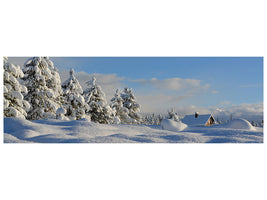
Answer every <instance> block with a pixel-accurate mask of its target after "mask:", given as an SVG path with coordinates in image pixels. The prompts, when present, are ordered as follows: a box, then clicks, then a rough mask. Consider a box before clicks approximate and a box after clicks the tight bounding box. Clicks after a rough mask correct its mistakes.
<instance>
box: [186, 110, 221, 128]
mask: <svg viewBox="0 0 267 200" xmlns="http://www.w3.org/2000/svg"><path fill="white" fill-rule="evenodd" d="M182 122H183V123H185V124H187V125H189V126H211V125H213V124H215V123H216V121H215V119H214V117H213V116H212V115H211V114H207V115H200V114H199V113H198V112H196V113H195V114H194V115H186V116H185V117H184V118H183V120H182Z"/></svg>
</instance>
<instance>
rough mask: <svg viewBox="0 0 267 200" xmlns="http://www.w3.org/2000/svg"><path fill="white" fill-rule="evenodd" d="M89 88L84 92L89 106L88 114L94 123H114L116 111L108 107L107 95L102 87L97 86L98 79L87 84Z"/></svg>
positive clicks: (93, 79)
mask: <svg viewBox="0 0 267 200" xmlns="http://www.w3.org/2000/svg"><path fill="white" fill-rule="evenodd" d="M86 84H87V85H88V88H87V89H86V90H85V91H84V92H83V96H84V99H85V102H86V103H87V105H88V106H89V109H88V110H86V114H88V115H90V116H91V120H92V121H93V122H97V123H101V124H111V123H114V115H115V113H114V111H113V110H112V109H111V108H110V106H109V105H107V101H106V98H105V93H104V92H103V91H102V89H101V87H100V86H99V85H97V84H96V78H95V77H93V78H92V80H91V81H88V82H86Z"/></svg>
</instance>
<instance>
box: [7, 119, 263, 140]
mask: <svg viewBox="0 0 267 200" xmlns="http://www.w3.org/2000/svg"><path fill="white" fill-rule="evenodd" d="M253 128H254V130H251V129H233V128H229V127H226V126H225V125H224V126H223V125H215V126H211V127H187V128H185V129H184V130H183V131H180V132H178V131H168V130H162V129H161V127H160V126H149V125H115V124H111V125H108V124H97V123H94V122H89V121H87V120H85V119H82V120H74V121H60V120H35V121H28V120H25V119H18V118H4V142H5V143H23V142H41V143H137V142H138V143H139V142H142V143H262V142H263V128H255V127H253Z"/></svg>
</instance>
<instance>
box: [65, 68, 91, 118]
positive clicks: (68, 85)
mask: <svg viewBox="0 0 267 200" xmlns="http://www.w3.org/2000/svg"><path fill="white" fill-rule="evenodd" d="M62 88H63V97H64V101H65V103H64V105H63V107H64V108H65V110H66V111H67V112H66V116H67V117H68V118H69V119H71V120H78V119H82V118H87V119H89V120H90V116H88V115H86V114H85V111H86V110H88V109H89V107H88V105H87V104H86V103H85V101H84V97H83V96H82V92H83V89H82V87H81V85H80V83H79V81H78V80H77V79H76V77H75V76H74V70H73V69H70V77H69V79H68V80H66V81H65V82H64V83H63V84H62Z"/></svg>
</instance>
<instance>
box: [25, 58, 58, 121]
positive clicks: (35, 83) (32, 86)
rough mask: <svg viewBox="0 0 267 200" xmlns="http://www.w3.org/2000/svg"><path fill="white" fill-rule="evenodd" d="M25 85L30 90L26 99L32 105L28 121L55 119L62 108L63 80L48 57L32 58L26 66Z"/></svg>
mask: <svg viewBox="0 0 267 200" xmlns="http://www.w3.org/2000/svg"><path fill="white" fill-rule="evenodd" d="M23 72H24V74H25V75H24V77H23V80H24V84H25V86H26V87H27V89H28V93H27V94H26V95H25V99H26V100H27V101H28V102H29V103H30V104H31V106H32V107H31V109H30V111H29V112H28V115H27V119H30V120H36V119H45V118H55V117H56V111H57V109H58V108H59V107H61V94H62V90H61V86H60V84H61V80H60V76H59V74H58V72H57V69H56V68H55V67H54V64H53V62H52V61H51V60H49V58H48V57H34V58H30V59H29V60H28V61H27V62H26V63H25V64H24V69H23Z"/></svg>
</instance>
